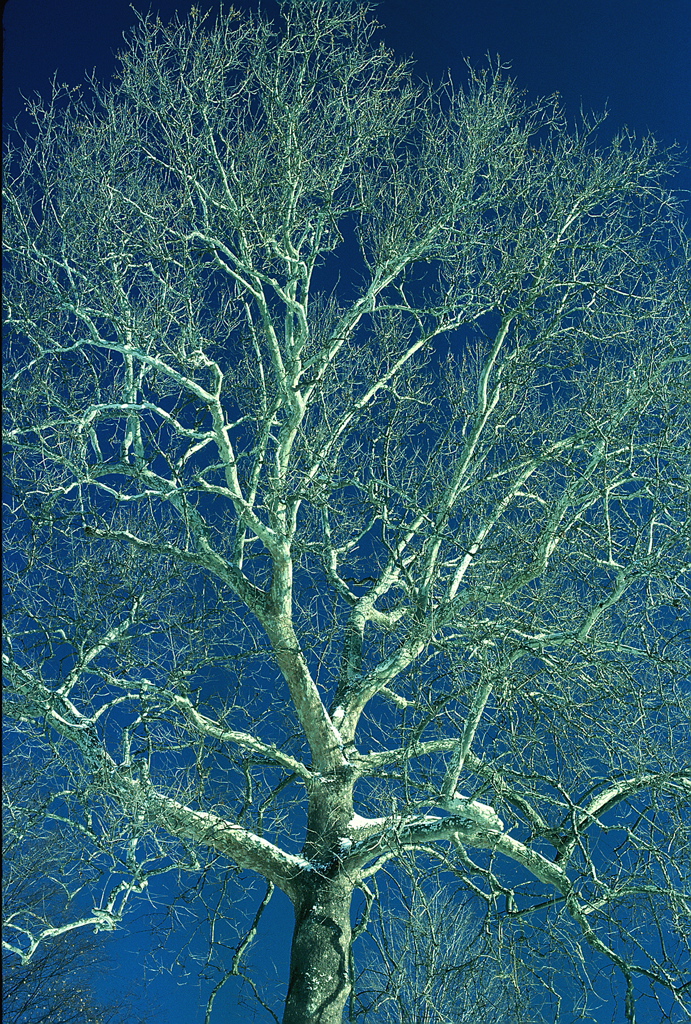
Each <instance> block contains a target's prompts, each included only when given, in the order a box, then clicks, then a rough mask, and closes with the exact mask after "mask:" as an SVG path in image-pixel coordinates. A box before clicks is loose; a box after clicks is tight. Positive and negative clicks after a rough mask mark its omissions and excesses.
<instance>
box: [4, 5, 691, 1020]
mask: <svg viewBox="0 0 691 1024" xmlns="http://www.w3.org/2000/svg"><path fill="white" fill-rule="evenodd" d="M197 2H198V6H200V7H201V8H205V7H207V6H212V7H213V8H214V9H215V8H217V7H218V3H213V4H211V5H209V4H207V3H205V2H204V0H197ZM191 5H192V0H189V2H188V0H177V2H176V0H151V7H152V9H153V10H154V11H158V12H159V13H160V14H161V16H162V17H163V18H164V19H168V18H170V17H171V16H172V15H173V13H174V12H175V11H176V10H178V11H180V12H181V13H183V14H184V13H185V12H186V11H187V10H188V9H189V7H190V6H191ZM135 6H138V7H140V8H141V9H142V10H145V9H146V8H147V6H148V0H135ZM233 6H235V7H236V8H241V9H246V8H249V7H250V6H254V4H250V3H249V2H248V0H234V4H233ZM267 7H268V9H269V11H272V10H275V4H274V3H273V0H271V2H269V3H268V4H267ZM377 17H378V20H379V21H380V22H381V23H382V24H383V26H384V30H383V35H384V38H385V40H386V41H387V43H388V44H389V45H390V46H391V47H392V48H393V49H394V50H395V51H396V52H397V53H398V54H400V55H401V56H403V55H409V56H413V57H415V58H416V60H417V66H418V70H419V72H420V73H421V74H423V75H425V76H427V77H431V78H433V79H434V78H438V77H439V76H440V75H442V74H443V72H444V71H445V69H447V68H451V70H452V73H453V76H454V78H455V79H456V80H457V81H458V82H463V81H464V80H465V77H466V68H465V64H464V58H470V60H471V62H473V63H474V64H476V65H479V64H482V63H483V62H484V61H485V58H486V55H487V54H490V55H491V56H495V55H497V54H498V55H499V56H500V57H501V58H502V60H503V61H505V62H510V63H511V65H512V73H513V75H514V77H515V78H516V80H517V81H518V83H519V85H520V86H521V87H522V88H524V89H526V90H527V92H528V94H529V95H531V96H536V95H538V94H541V95H544V94H548V93H553V92H555V91H558V92H559V93H561V96H562V99H563V102H564V104H565V106H566V110H567V113H568V114H569V116H571V117H574V116H576V115H577V114H578V111H579V108H580V107H581V106H583V108H584V109H585V110H602V109H603V108H604V107H605V106H608V107H609V110H610V119H609V126H610V127H609V133H614V132H615V131H616V130H617V129H618V128H620V127H621V126H623V125H628V126H629V127H630V128H632V129H633V130H634V131H635V132H636V134H638V135H643V134H645V133H646V132H647V131H652V132H653V133H654V134H655V135H656V136H657V137H658V138H659V139H660V140H661V141H662V142H664V143H667V144H671V143H672V142H674V141H675V140H676V141H677V142H679V143H680V144H681V145H682V146H683V147H687V148H689V149H691V2H690V0H384V2H382V3H381V4H380V5H379V8H378V13H377ZM134 20H135V18H134V14H133V12H132V10H131V9H130V2H129V0H100V2H97V0H7V2H6V4H5V7H4V18H3V24H4V95H3V119H4V122H5V124H7V123H8V122H10V121H12V120H14V118H15V117H16V116H17V115H18V114H20V112H21V110H22V105H23V104H22V99H21V93H25V94H30V93H31V92H33V91H35V90H38V91H41V92H44V93H46V92H47V91H48V84H49V81H50V78H51V77H52V75H53V73H54V72H56V71H57V73H58V78H59V79H60V80H61V81H65V82H67V83H68V84H69V85H76V84H77V83H79V82H81V81H83V77H84V71H85V70H89V71H90V70H92V69H95V70H96V74H97V76H98V77H99V78H101V79H107V78H108V77H109V76H110V74H111V72H112V70H113V68H114V63H115V62H114V57H113V53H114V51H115V50H117V49H118V48H119V47H120V46H121V45H122V34H123V32H124V31H126V30H127V29H128V28H129V27H130V26H131V25H132V24H133V23H134ZM687 159H688V157H687ZM677 185H678V187H679V188H686V189H689V190H691V169H689V168H688V167H687V168H686V169H685V170H684V171H683V172H682V173H681V174H680V175H679V178H678V180H677ZM689 198H691V197H689ZM687 209H689V211H690V212H691V203H689V204H688V206H687ZM287 910H288V907H287V900H286V898H285V897H283V896H282V894H278V893H277V894H276V896H275V898H274V903H273V904H272V906H271V910H270V914H269V915H268V917H269V919H270V929H271V930H272V933H273V934H274V935H275V936H276V938H277V940H278V942H277V945H279V946H280V947H282V948H283V950H285V952H287V946H288V942H289V939H288V936H287V934H285V933H286V931H287V929H289V927H290V921H289V918H290V915H289V913H286V911H287ZM281 932H283V934H281ZM146 941H147V940H146V938H145V937H144V936H142V935H141V934H139V933H138V930H137V926H135V927H134V928H133V929H132V931H131V932H130V934H129V935H127V936H123V937H122V938H121V939H117V940H116V941H115V942H114V943H113V944H112V947H111V948H112V949H113V951H114V952H115V953H116V954H117V955H118V957H119V959H120V962H121V964H122V969H121V972H120V979H121V980H122V981H123V983H124V984H125V985H133V986H134V988H135V991H136V990H140V991H141V990H143V988H144V984H145V983H144V978H143V975H142V968H141V963H142V956H141V949H142V947H143V946H144V945H145V944H146ZM146 989H147V990H148V992H149V995H150V996H151V999H152V1002H153V1003H154V1005H156V1004H157V1005H158V1006H159V1007H160V1008H161V1011H162V1013H161V1018H160V1019H161V1020H163V1021H166V1022H167V1024H183V1022H184V1024H202V1021H203V1012H202V1011H201V1009H200V998H199V990H198V988H197V987H196V986H194V985H189V984H185V983H184V982H183V981H182V979H181V978H176V977H175V976H173V977H171V976H168V975H164V976H163V977H161V978H158V979H157V978H155V977H151V976H147V983H146ZM233 1002H234V1000H233V998H232V993H231V992H230V991H229V992H228V998H223V997H221V998H219V1000H218V1001H217V1004H216V1005H217V1010H218V1013H217V1014H215V1015H214V1017H215V1020H217V1021H220V1020H223V1021H224V1024H233V1022H235V1021H238V1022H239V1021H245V1020H251V1019H252V1016H251V1014H247V1012H246V1011H243V1010H242V1009H240V1010H238V1009H236V1008H234V1006H233Z"/></svg>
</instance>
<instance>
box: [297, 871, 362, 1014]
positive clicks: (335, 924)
mask: <svg viewBox="0 0 691 1024" xmlns="http://www.w3.org/2000/svg"><path fill="white" fill-rule="evenodd" d="M327 874H328V872H325V874H324V875H319V874H317V873H316V872H312V874H311V876H310V877H304V878H303V879H302V880H301V885H300V892H299V895H298V896H297V898H296V899H295V900H294V907H295V931H294V933H293V945H292V949H291V955H290V981H289V984H288V997H287V999H286V1007H285V1013H284V1016H283V1024H341V1022H342V1020H343V1008H344V1006H345V1002H346V999H347V998H348V995H349V992H350V977H349V972H348V950H349V948H350V939H351V928H350V902H351V898H352V892H353V885H352V882H351V881H350V880H349V879H348V878H347V877H344V876H343V875H338V876H336V877H334V878H329V877H327Z"/></svg>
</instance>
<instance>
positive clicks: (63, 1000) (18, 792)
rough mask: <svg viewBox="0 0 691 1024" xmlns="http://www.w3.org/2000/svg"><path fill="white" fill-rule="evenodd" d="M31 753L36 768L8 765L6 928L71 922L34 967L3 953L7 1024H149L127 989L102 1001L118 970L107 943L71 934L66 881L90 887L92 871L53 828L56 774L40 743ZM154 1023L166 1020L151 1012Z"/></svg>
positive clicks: (70, 838) (11, 757)
mask: <svg viewBox="0 0 691 1024" xmlns="http://www.w3.org/2000/svg"><path fill="white" fill-rule="evenodd" d="M30 750H31V754H32V757H31V759H30V763H28V764H27V761H28V760H29V759H28V758H25V757H24V756H23V754H22V753H21V752H20V748H18V749H16V750H15V751H10V752H8V753H7V754H6V757H5V758H4V764H3V786H2V789H3V794H2V795H3V834H2V866H3V887H2V897H3V899H2V907H3V921H4V922H5V923H6V925H7V929H8V933H9V934H12V933H13V929H12V923H13V921H15V920H16V919H17V918H19V917H21V918H22V919H23V920H26V919H31V920H32V923H33V924H34V927H37V926H38V927H40V926H41V925H43V926H47V927H50V926H54V927H55V926H57V928H59V926H60V924H61V923H67V922H69V923H68V924H67V927H66V930H65V931H63V932H60V933H58V934H56V935H52V936H50V937H48V936H46V941H44V942H42V943H41V944H40V945H39V946H38V947H37V949H36V951H35V953H34V955H33V956H32V957H31V959H30V960H29V961H28V962H26V963H23V962H21V960H20V959H19V958H18V957H17V956H16V955H13V953H12V951H10V950H7V949H3V957H2V968H3V970H2V1019H3V1021H4V1024H43V1022H46V1024H47V1022H50V1024H83V1022H89V1024H125V1022H127V1024H133V1022H134V1021H140V1022H141V1021H143V1018H141V1017H139V1016H137V1015H136V1013H135V1012H134V1010H133V1007H132V1005H131V999H130V998H129V996H128V995H126V994H123V993H124V986H123V987H122V988H121V992H120V993H119V994H118V997H117V999H116V1000H115V999H113V998H111V999H110V1000H108V1001H104V1000H103V999H101V998H98V997H97V995H96V992H95V989H96V984H95V980H96V979H98V978H99V977H102V976H103V975H104V974H105V973H106V971H108V970H109V969H112V968H113V967H114V966H115V965H114V962H113V958H112V957H111V956H110V955H109V951H108V949H107V947H106V946H105V943H104V941H103V936H99V935H94V934H93V933H92V934H89V933H88V932H85V931H84V929H79V930H75V929H73V928H72V927H70V924H71V923H72V921H73V919H74V917H73V915H71V914H70V911H71V910H72V907H71V905H70V904H71V899H70V886H69V885H65V878H66V877H67V878H69V876H70V874H71V875H72V876H75V875H77V874H79V875H80V876H81V885H80V886H77V885H75V884H74V881H73V884H72V889H78V888H79V887H81V888H83V887H84V884H85V878H84V875H85V874H88V871H85V870H84V865H83V864H82V863H81V858H80V856H79V849H78V847H77V845H76V843H75V836H74V834H71V833H70V831H69V830H66V829H64V828H63V829H62V830H59V829H58V828H56V827H53V828H46V824H47V818H46V808H47V807H49V806H50V805H51V804H52V803H53V802H54V801H53V799H52V798H51V794H50V791H49V790H48V789H47V787H46V785H45V783H46V781H47V778H48V777H49V776H50V775H51V772H50V769H49V768H48V766H47V765H46V764H45V763H43V764H41V758H40V752H39V749H37V746H36V744H32V745H31V747H30ZM45 753H49V752H46V751H44V754H45ZM90 880H91V879H90ZM146 1019H147V1021H154V1020H156V1019H158V1017H157V1014H156V1012H155V1011H153V1009H152V1008H151V1007H149V1008H148V1011H147V1017H146Z"/></svg>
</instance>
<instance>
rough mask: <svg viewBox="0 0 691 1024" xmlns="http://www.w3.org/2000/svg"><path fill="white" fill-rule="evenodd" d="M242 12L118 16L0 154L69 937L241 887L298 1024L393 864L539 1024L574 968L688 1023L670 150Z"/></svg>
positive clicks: (12, 388)
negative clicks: (69, 862)
mask: <svg viewBox="0 0 691 1024" xmlns="http://www.w3.org/2000/svg"><path fill="white" fill-rule="evenodd" d="M281 11H282V23H281V24H279V25H277V26H272V25H271V24H269V23H268V22H266V21H265V20H263V19H262V18H261V17H260V16H247V17H246V16H244V15H243V16H240V15H238V14H237V13H236V12H234V11H232V10H229V11H228V12H227V13H222V14H221V16H220V17H219V19H218V22H217V24H216V26H215V27H214V28H212V29H210V30H207V29H206V28H205V26H204V19H203V18H201V17H200V16H199V15H198V13H197V12H196V11H195V10H193V11H192V13H191V16H190V18H189V20H188V21H187V22H186V23H180V22H174V23H173V24H172V25H170V26H167V27H166V26H162V25H160V24H159V23H157V22H155V21H153V20H151V19H149V18H142V19H141V23H140V26H139V28H138V29H137V30H136V32H135V33H134V34H133V38H132V40H131V43H130V45H129V47H128V48H127V49H126V50H125V51H124V52H123V54H122V55H121V70H120V72H119V74H118V76H117V77H116V79H115V80H114V82H113V84H112V85H111V86H109V87H107V88H106V87H101V86H99V85H98V84H97V83H95V82H92V83H91V89H90V93H89V96H90V98H89V99H88V100H85V99H82V98H81V96H80V95H78V94H77V95H75V94H72V93H68V92H66V91H60V90H57V91H56V92H55V94H54V96H53V98H52V100H51V101H50V102H49V103H48V104H42V103H41V102H40V101H35V102H34V103H33V105H32V108H31V109H32V112H33V116H34V122H33V123H34V127H33V130H32V133H31V134H30V136H29V137H27V138H26V140H25V141H24V142H21V141H20V143H18V144H17V145H16V146H15V147H14V148H12V149H11V150H10V152H9V154H8V162H7V170H6V176H5V180H6V189H5V193H6V195H5V222H6V227H5V233H6V237H5V244H6V254H7V272H6V314H7V315H6V336H7V345H8V357H7V365H8V377H7V384H6V395H5V405H6V408H7V415H8V417H9V423H8V428H7V433H6V437H7V441H8V445H9V449H10V457H9V459H8V481H9V484H10V487H11V491H12V494H11V501H10V506H11V507H10V512H9V518H8V522H9V526H8V554H7V581H8V591H9V595H8V598H7V599H6V602H5V603H6V608H7V630H6V643H7V648H6V652H5V654H4V655H3V657H4V666H5V676H6V680H7V687H8V692H9V696H8V698H7V701H6V707H7V711H8V713H9V715H11V716H13V717H14V718H15V719H16V720H17V721H18V722H20V723H22V724H23V727H24V728H27V729H29V728H31V729H32V730H33V735H35V736H36V737H39V736H41V735H45V736H46V737H47V740H48V742H50V743H51V744H52V747H53V749H54V751H55V756H56V758H58V759H59V761H60V764H61V766H62V770H63V771H64V775H65V780H64V782H63V783H62V786H61V788H60V790H59V792H58V791H56V793H55V794H54V805H52V806H51V808H50V811H49V813H50V814H51V815H52V819H51V820H53V821H57V820H59V821H60V822H61V827H62V826H64V827H68V826H69V827H71V828H72V829H73V830H74V832H75V834H76V835H78V836H79V844H80V849H81V851H82V853H81V855H82V858H83V860H84V863H86V864H88V865H89V866H90V868H91V869H93V870H98V871H100V872H101V875H100V876H99V877H100V878H101V883H100V884H99V885H98V886H94V887H93V900H92V902H91V903H90V904H89V905H88V906H87V907H86V909H83V911H81V912H80V914H79V915H77V916H75V918H74V920H72V921H70V922H66V923H65V926H70V927H79V926H81V927H84V926H86V925H89V926H96V927H115V926H116V925H117V924H118V922H119V921H120V920H121V918H122V915H123V913H124V911H125V907H126V904H127V901H128V899H129V898H130V897H131V896H132V895H133V894H136V893H138V892H144V891H145V890H146V888H147V886H148V885H149V884H150V880H151V878H152V875H156V874H157V873H160V872H163V871H178V870H179V871H184V872H192V874H193V875H194V874H195V873H196V874H197V875H202V874H203V873H204V871H205V870H206V869H207V868H208V866H209V865H210V864H212V863H214V862H219V861H220V862H223V863H226V864H230V865H232V866H234V869H235V870H236V871H237V872H239V874H238V876H237V877H238V880H239V884H242V877H243V876H242V874H241V873H242V872H248V873H250V874H251V873H255V875H259V876H263V877H264V879H266V881H267V882H268V883H269V886H270V887H271V886H276V887H279V888H280V889H282V890H283V891H284V892H285V893H286V894H287V895H288V896H289V898H290V900H291V901H292V904H293V907H294V910H295V928H294V935H293V939H292V953H291V968H290V979H289V984H288V991H287V996H286V1001H285V1009H284V1013H283V1021H284V1022H285V1024H298V1022H299V1024H317V1022H318V1024H330V1022H336V1021H341V1019H342V1015H343V1012H344V1008H345V1007H346V1005H348V1004H349V995H350V993H351V990H352V986H353V978H354V977H355V976H356V975H357V973H358V969H357V962H356V961H357V950H358V945H357V943H356V944H355V947H354V951H353V950H352V949H351V947H352V944H353V938H354V935H355V936H356V935H358V934H364V933H365V930H366V928H367V908H368V906H371V904H372V903H373V902H375V900H374V897H375V895H376V894H375V890H374V888H373V887H374V885H375V884H376V879H377V878H378V877H382V875H381V873H382V871H383V870H384V869H385V870H386V871H387V872H389V873H391V874H392V876H395V873H396V871H397V870H398V868H397V866H396V865H397V864H398V863H399V862H401V861H404V862H405V863H406V864H407V863H408V860H407V858H410V856H412V855H414V856H415V858H416V863H417V864H418V865H419V868H420V870H421V871H423V872H426V871H430V870H433V869H434V867H435V865H436V866H437V869H438V871H439V874H438V876H437V877H438V878H439V883H440V884H441V883H442V882H444V881H445V880H448V879H453V880H454V884H459V883H460V884H462V886H463V887H464V889H465V891H467V892H468V894H470V895H472V896H473V897H474V898H475V899H476V900H477V901H480V903H482V904H483V905H484V907H485V910H484V911H483V913H486V915H487V921H488V922H489V923H488V927H489V928H490V930H491V932H492V934H495V935H499V933H500V932H501V941H502V948H506V949H508V950H510V951H511V955H512V957H513V958H514V961H515V962H516V963H519V962H520V964H522V967H521V970H525V971H526V972H527V975H526V976H530V977H532V978H533V979H534V980H535V981H536V983H539V985H540V986H542V991H543V993H544V998H545V999H546V1003H545V1010H544V1012H545V1013H546V1014H550V1015H551V1017H552V1018H553V1019H560V1020H561V1019H564V1020H566V1019H568V1020H571V1019H573V1018H574V1017H578V1019H585V1020H588V1019H590V1020H594V1019H597V1020H598V1021H602V1020H604V1019H605V1018H604V1016H603V1009H602V1000H609V1003H607V1005H608V1006H609V1007H611V1006H612V1005H613V1000H616V998H617V992H618V985H619V983H618V982H616V981H612V980H611V978H610V975H611V973H612V972H614V974H615V975H616V976H617V977H619V978H620V979H621V986H623V988H622V992H623V1002H624V1005H625V1014H626V1019H627V1020H628V1021H629V1022H633V1021H635V1020H636V1007H637V1006H639V1007H640V1006H642V1007H644V1008H645V1013H646V1017H645V1019H646V1020H650V1019H652V1017H651V1013H652V1014H657V1015H658V1016H659V1017H660V1018H665V1019H667V1018H669V1019H675V1018H679V1019H680V1018H684V1019H686V1018H687V1017H688V1012H689V1011H688V1006H689V997H690V995H691V989H690V985H689V981H688V975H687V974H686V973H685V972H686V970H687V968H688V936H689V934H691V929H690V928H689V906H690V903H689V879H688V863H689V861H688V848H689V840H688V831H689V830H688V817H687V818H684V813H685V811H684V808H688V803H689V796H690V795H691V768H690V767H689V764H688V750H689V745H688V717H689V716H688V707H689V701H688V688H687V687H685V684H684V678H685V677H684V671H685V666H688V664H689V661H690V660H691V659H689V642H688V640H689V637H688V626H689V621H688V601H689V523H690V518H689V495H690V491H691V489H690V487H689V481H690V475H689V451H690V445H689V412H690V410H691V403H690V402H689V397H690V395H691V390H690V388H689V335H688V330H689V277H688V269H689V254H688V241H687V238H686V236H685V235H684V232H683V228H682V226H681V224H680V221H679V216H678V210H677V207H676V206H675V201H674V198H673V197H672V195H671V194H670V193H669V192H668V191H667V189H666V186H665V184H664V182H665V175H666V174H667V173H668V172H669V170H670V167H671V166H672V164H671V161H672V157H671V156H670V154H667V153H660V152H659V151H658V149H657V147H656V144H655V142H654V141H653V140H651V139H646V140H643V141H642V142H637V141H636V140H634V139H633V138H631V137H629V136H628V135H626V134H624V135H622V136H619V137H617V138H616V139H615V140H614V141H613V142H611V143H610V144H608V145H606V146H603V145H601V144H600V142H599V139H600V136H601V132H602V127H601V119H594V120H590V121H589V120H584V121H583V122H582V123H580V124H579V125H577V126H576V127H569V126H568V125H567V124H566V123H565V121H564V119H563V117H562V114H561V112H560V110H559V107H558V104H557V102H556V101H555V100H554V99H549V100H544V101H539V102H535V103H529V102H527V101H526V100H525V99H524V98H523V97H522V96H521V94H520V93H519V92H517V91H516V88H515V86H514V85H513V84H512V82H511V81H510V80H509V79H507V78H506V77H505V73H504V70H503V69H502V67H500V66H497V67H495V68H494V69H491V70H489V71H486V72H483V73H471V77H470V82H469V85H468V87H467V89H465V90H464V91H462V90H457V89H456V88H455V87H454V86H453V85H452V84H451V83H446V84H444V85H443V86H442V87H440V88H439V89H433V88H432V87H431V86H427V85H424V84H420V83H417V82H416V81H415V79H414V78H413V77H412V73H411V71H410V68H409V67H408V66H406V65H405V64H402V63H400V62H397V61H396V59H394V57H393V55H392V54H391V53H389V52H387V50H386V49H384V48H383V47H379V48H377V47H376V46H375V45H374V43H373V41H372V34H373V32H374V30H375V25H374V23H373V22H372V21H371V20H369V19H368V8H367V6H366V5H362V4H359V3H353V2H348V0H311V2H306V0H293V2H285V3H283V4H282V7H281ZM104 878H107V880H108V884H107V885H104V884H103V879H104ZM421 884H422V883H421ZM379 891H380V892H384V891H387V890H386V888H382V887H380V890H379ZM269 896H270V892H268V893H266V895H265V896H264V897H263V900H264V901H265V900H266V899H268V898H269ZM354 900H355V903H354ZM358 901H360V902H362V903H363V909H362V914H358V915H357V916H356V918H355V919H351V911H352V910H353V907H354V906H355V905H356V904H357V903H358ZM480 903H479V904H478V906H479V905H480ZM227 913H228V915H231V914H232V909H231V906H230V905H228V908H227ZM257 921H258V918H257V917H255V916H254V911H253V912H252V913H251V914H250V917H249V922H250V926H249V930H248V931H247V933H246V934H245V938H244V939H242V941H240V942H239V943H238V945H237V949H236V952H237V954H238V956H240V953H241V951H244V949H245V948H247V944H248V943H249V942H250V940H251V939H252V937H253V935H254V932H253V930H252V929H253V928H254V929H255V931H256V927H257ZM252 922H254V924H252ZM54 927H55V926H54V925H51V924H50V923H45V922H40V921H39V922H36V921H31V920H28V919H24V920H19V919H15V920H13V921H12V922H11V924H10V927H8V928H6V941H7V942H8V944H9V946H10V947H11V950H12V951H14V954H15V955H17V956H19V957H20V958H23V959H24V960H25V961H28V960H29V959H30V958H31V956H32V955H34V953H35V950H36V949H38V948H39V947H40V944H41V942H42V941H43V940H44V938H45V937H47V936H50V935H51V934H53V932H52V931H51V929H52V928H54ZM61 927H62V926H61ZM245 940H246V941H245ZM362 941H363V942H364V941H366V940H364V939H363V940H362ZM351 953H352V956H351ZM353 958H354V959H355V964H354V961H353ZM234 967H235V970H236V972H237V971H240V970H241V966H240V964H239V961H238V962H235V963H234ZM232 968H233V964H229V970H231V973H232ZM564 978H571V979H572V982H573V984H574V986H575V987H573V988H572V989H569V990H568V991H567V989H566V988H565V987H564V982H563V979H564ZM259 994H260V996H261V992H259ZM647 1000H652V1001H653V1002H652V1003H651V1004H649V1003H648V1002H647ZM591 1005H592V1006H595V1008H596V1009H595V1010H592V1009H591ZM607 1012H608V1013H609V1009H608V1011H607ZM593 1013H596V1014H597V1018H595V1017H593ZM579 1015H580V1016H579Z"/></svg>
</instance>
